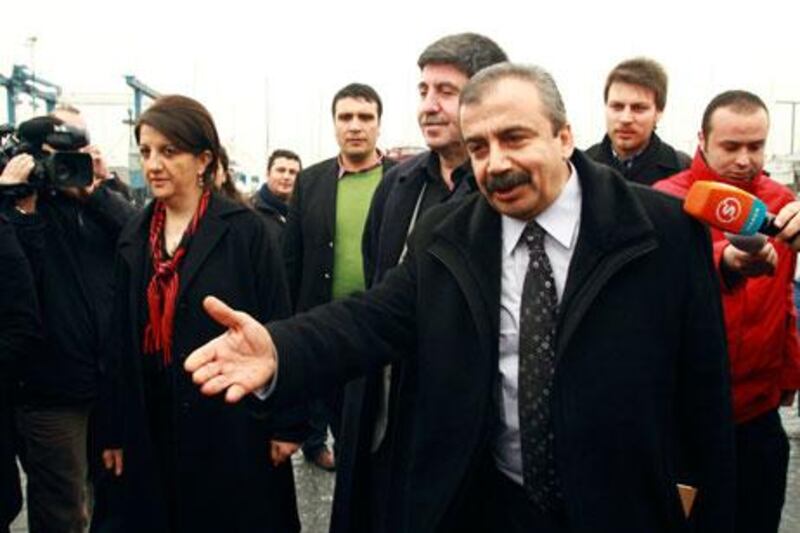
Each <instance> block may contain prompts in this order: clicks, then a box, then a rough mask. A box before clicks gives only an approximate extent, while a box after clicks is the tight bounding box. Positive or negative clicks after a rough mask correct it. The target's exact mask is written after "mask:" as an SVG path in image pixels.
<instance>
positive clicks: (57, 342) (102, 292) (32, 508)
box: [0, 109, 135, 533]
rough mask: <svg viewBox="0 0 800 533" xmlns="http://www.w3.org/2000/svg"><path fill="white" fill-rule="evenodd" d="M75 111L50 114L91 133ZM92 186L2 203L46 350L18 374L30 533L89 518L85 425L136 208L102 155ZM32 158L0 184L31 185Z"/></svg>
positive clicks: (70, 528) (13, 167)
mask: <svg viewBox="0 0 800 533" xmlns="http://www.w3.org/2000/svg"><path fill="white" fill-rule="evenodd" d="M75 111H76V110H74V109H60V110H57V111H56V112H55V113H54V114H53V115H52V116H53V117H54V118H55V119H56V120H58V121H59V122H58V123H61V122H63V123H65V124H68V125H72V126H76V127H79V128H82V127H85V125H84V123H83V120H82V119H81V117H80V115H78V114H77V113H76V112H75ZM83 151H86V152H88V153H90V155H92V158H93V172H94V176H93V181H92V182H91V183H90V184H89V185H88V186H86V187H85V188H80V189H78V188H55V187H53V186H52V185H46V186H44V187H38V188H37V190H36V191H35V192H33V193H32V194H30V195H29V196H27V197H24V198H19V199H13V200H12V199H10V198H5V199H4V204H5V205H4V206H3V208H4V209H3V211H4V214H5V216H6V217H7V219H8V220H9V221H10V222H11V223H12V224H13V225H14V227H15V229H16V232H17V237H18V239H19V241H20V243H21V244H22V247H23V249H24V251H25V253H26V255H27V258H28V260H29V262H30V264H31V268H32V269H33V273H34V278H35V282H36V290H37V297H38V300H39V305H40V311H41V320H42V331H43V338H44V340H43V347H42V349H41V350H38V351H37V352H36V353H31V354H29V357H26V358H25V361H24V362H23V364H22V365H21V368H20V375H21V377H20V380H19V396H18V400H19V404H18V407H17V410H16V414H17V426H18V431H19V433H20V439H21V443H22V446H21V447H22V452H23V453H22V454H21V460H22V464H23V467H24V468H25V471H26V473H27V475H28V486H27V496H28V498H27V502H28V522H29V527H30V531H31V533H37V532H39V531H48V532H65V533H72V532H79V531H83V528H84V526H85V522H86V519H87V516H86V512H85V509H86V502H85V484H86V478H87V450H86V446H87V425H88V419H89V414H90V410H91V408H92V404H93V402H94V400H95V398H96V396H97V394H98V384H99V372H100V361H101V360H102V358H101V353H100V352H101V347H102V346H103V343H104V335H105V332H106V331H107V325H108V324H107V323H108V318H109V316H110V314H111V309H110V305H111V301H112V279H113V262H114V251H115V247H116V241H117V236H118V235H119V232H120V230H121V229H122V226H123V225H124V224H125V222H126V221H127V220H128V219H129V218H130V217H131V216H132V215H133V214H134V213H135V209H134V208H133V207H132V206H131V205H130V204H129V203H128V202H127V201H126V200H125V199H124V198H123V196H122V195H121V194H120V193H118V192H116V191H114V190H112V187H109V186H108V184H107V178H108V177H109V175H108V171H107V169H106V166H105V163H104V162H103V159H102V157H101V155H100V153H99V152H98V151H96V149H94V148H91V147H85V148H84V149H83ZM34 165H35V161H34V158H33V157H32V156H31V155H29V154H21V155H18V156H15V157H14V158H12V159H11V160H10V161H9V162H8V164H7V165H6V168H5V169H4V171H3V174H2V176H0V184H5V185H13V184H19V183H26V182H27V181H28V178H29V176H30V175H31V172H32V170H33V169H34Z"/></svg>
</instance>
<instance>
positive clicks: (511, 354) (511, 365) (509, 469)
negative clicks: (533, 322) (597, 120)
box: [494, 164, 581, 485]
mask: <svg viewBox="0 0 800 533" xmlns="http://www.w3.org/2000/svg"><path fill="white" fill-rule="evenodd" d="M570 169H571V173H570V176H569V179H568V180H567V183H566V184H565V185H564V188H563V189H562V191H561V194H560V195H559V196H558V198H556V200H555V201H554V202H553V203H552V204H551V205H550V206H549V207H548V208H547V209H545V210H544V211H543V212H541V213H540V214H539V216H537V217H536V222H538V223H539V225H540V226H541V227H542V228H543V229H544V230H545V232H546V235H545V239H544V250H545V253H546V254H547V258H548V259H549V260H550V264H551V266H552V268H553V277H554V278H555V282H556V294H557V295H558V301H559V304H560V303H561V299H562V298H563V296H564V286H565V285H566V282H567V272H568V271H569V263H570V261H571V260H572V254H573V252H574V251H575V244H576V243H577V242H578V229H579V227H580V218H581V188H580V183H579V182H578V174H577V172H576V171H575V168H574V167H573V166H572V165H571V164H570ZM502 224H503V225H502V231H503V250H502V253H503V259H502V273H501V282H500V283H501V289H500V291H501V292H500V345H499V348H500V350H499V353H500V365H499V367H500V368H499V369H500V373H499V376H498V380H499V383H498V387H499V394H498V395H497V399H498V402H499V405H498V412H499V413H500V427H499V430H500V431H499V434H498V436H497V440H496V441H495V448H494V458H495V462H496V464H497V468H498V469H499V470H500V471H501V472H503V473H504V474H505V475H507V476H508V477H509V478H511V479H513V480H514V481H516V482H517V483H519V484H520V485H521V484H522V453H521V445H520V437H519V411H518V408H517V372H518V369H519V310H520V304H521V301H522V285H523V283H524V281H525V273H526V271H527V269H528V260H529V252H528V247H527V245H526V244H525V243H523V242H520V240H521V237H522V232H523V230H524V229H525V225H526V223H525V222H523V221H522V220H517V219H515V218H511V217H508V216H505V215H503V216H502Z"/></svg>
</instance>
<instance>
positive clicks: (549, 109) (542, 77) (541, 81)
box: [459, 63, 567, 136]
mask: <svg viewBox="0 0 800 533" xmlns="http://www.w3.org/2000/svg"><path fill="white" fill-rule="evenodd" d="M505 79H515V80H520V81H525V82H528V83H531V84H533V85H534V86H535V87H536V89H537V90H538V91H539V100H540V101H541V103H542V108H543V109H544V112H545V114H546V115H547V118H548V120H549V121H550V126H551V127H552V131H553V135H554V136H555V135H558V132H559V131H561V128H563V127H564V126H565V125H566V124H567V111H566V108H565V107H564V100H563V99H562V98H561V92H559V90H558V86H557V85H556V82H555V80H554V79H553V76H551V75H550V73H549V72H547V71H546V70H544V69H543V68H541V67H537V66H535V65H519V64H515V63H499V64H497V65H492V66H491V67H488V68H485V69H483V70H482V71H480V72H478V73H477V74H476V75H475V76H473V77H472V79H470V80H469V81H468V82H467V84H466V85H465V86H464V88H463V89H462V90H461V99H460V101H459V106H460V107H464V106H469V105H475V104H479V103H480V102H481V101H482V100H483V97H484V96H485V95H486V93H487V92H488V91H489V90H490V89H492V88H493V87H494V86H495V85H497V84H498V83H499V82H501V81H503V80H505Z"/></svg>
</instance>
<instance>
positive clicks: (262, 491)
mask: <svg viewBox="0 0 800 533" xmlns="http://www.w3.org/2000/svg"><path fill="white" fill-rule="evenodd" d="M152 211H153V209H152V205H151V206H150V207H149V208H147V209H146V210H145V211H144V212H143V213H142V214H141V215H140V216H138V217H136V218H135V219H134V220H133V221H132V222H131V223H130V224H129V225H128V226H127V227H126V228H125V230H124V231H123V233H122V235H121V236H120V242H119V261H118V264H117V268H116V284H117V287H118V291H117V293H116V296H115V306H114V307H115V309H114V325H115V328H116V329H115V334H114V343H113V344H112V347H113V349H112V350H110V351H109V352H110V353H111V354H114V355H116V356H117V358H116V359H115V360H114V361H112V364H111V366H112V368H114V369H115V372H114V378H115V380H114V388H113V389H112V395H111V398H110V403H111V405H110V409H109V410H108V413H107V414H106V416H105V417H104V429H105V432H104V440H105V441H106V442H105V443H104V445H105V447H112V448H116V447H121V448H122V449H123V451H124V454H125V455H124V457H125V465H124V466H125V472H124V473H123V476H122V478H120V482H121V484H122V489H121V490H122V496H121V502H122V504H121V506H120V508H119V509H118V510H117V511H116V512H111V513H109V514H110V516H112V517H116V518H117V519H118V520H119V521H120V522H121V524H122V526H123V527H122V528H121V529H122V530H123V531H130V532H140V531H148V532H156V533H157V532H166V531H168V530H169V519H168V516H167V512H168V511H167V509H166V508H165V505H164V504H165V502H167V501H171V502H173V504H174V507H173V508H174V509H176V510H177V515H176V516H174V517H173V520H174V522H173V525H174V526H175V529H174V530H173V531H172V533H179V532H189V531H230V532H242V533H245V532H248V533H249V532H250V531H253V527H254V524H258V528H257V529H258V531H264V532H275V533H279V532H280V533H283V532H291V531H298V530H299V521H298V516H297V508H296V499H295V492H294V479H293V475H292V467H291V464H290V462H286V463H283V464H282V465H281V466H279V467H277V468H275V467H273V466H272V464H271V462H270V460H269V440H270V439H271V438H273V437H275V438H278V439H279V440H284V441H293V442H300V441H302V440H303V439H304V438H305V437H306V429H307V428H306V424H305V412H303V411H300V412H298V411H293V412H287V413H278V416H267V417H265V418H261V419H255V418H253V416H252V415H251V409H248V405H247V404H248V403H249V402H256V401H257V400H255V399H254V398H248V399H247V400H246V401H245V402H243V403H242V404H240V405H229V404H226V403H225V401H224V400H223V398H222V397H220V396H217V397H211V398H209V397H204V396H203V395H202V394H201V393H200V391H199V390H198V389H197V387H195V386H194V384H193V383H192V380H191V376H190V375H189V374H187V373H186V372H184V371H183V361H184V359H185V358H186V356H187V355H188V354H189V353H190V352H191V351H192V350H194V349H195V348H197V347H198V346H200V345H202V344H203V343H205V342H207V341H209V340H211V339H212V338H214V337H216V336H217V335H219V334H221V333H222V332H223V331H224V328H223V327H222V326H221V325H219V324H217V323H216V322H215V321H214V320H213V319H211V317H209V316H208V314H207V313H206V312H205V311H204V310H203V307H202V300H203V298H205V297H206V296H208V295H210V294H213V295H215V296H217V297H219V298H221V299H222V300H223V301H225V302H226V303H228V305H231V306H233V307H234V308H236V309H240V310H243V311H245V312H247V313H249V314H251V315H252V316H255V317H259V318H260V319H261V320H268V319H270V318H276V317H284V316H287V315H288V314H289V299H288V293H287V290H286V282H285V277H284V272H283V263H282V260H281V255H280V251H279V249H278V247H277V243H276V241H275V239H274V236H273V235H272V233H271V232H270V231H269V230H268V229H267V227H266V223H265V222H264V220H263V219H262V218H261V217H260V216H259V215H257V214H256V213H255V212H253V211H252V210H251V209H249V208H248V207H246V206H245V205H243V204H240V203H237V202H233V201H230V200H227V199H225V198H223V197H221V196H219V195H214V196H212V199H211V201H210V203H209V205H208V210H207V211H206V214H205V216H204V217H203V219H202V220H201V222H200V224H199V226H198V229H197V232H196V233H195V234H194V236H193V237H192V240H191V241H190V243H189V248H188V251H187V254H186V256H185V258H184V261H183V262H182V263H181V266H180V268H179V275H180V287H179V292H178V296H177V301H176V314H175V323H174V335H173V340H172V342H173V344H172V346H173V354H174V355H173V357H174V362H173V364H172V366H171V367H169V369H168V370H167V371H166V372H167V375H168V376H169V381H170V382H171V384H172V385H171V389H170V393H169V394H168V398H167V399H166V400H164V405H163V406H161V408H162V409H163V412H164V413H168V422H167V424H166V425H168V426H169V427H170V428H172V433H171V434H158V435H154V434H153V432H154V431H155V430H154V429H153V426H151V422H150V420H151V418H149V417H150V416H152V412H151V411H148V409H147V407H146V405H145V401H146V400H145V398H146V391H147V390H151V386H152V382H148V384H147V385H148V386H147V387H146V384H145V382H144V379H143V376H144V372H145V368H144V367H145V364H144V363H143V361H144V358H146V357H154V356H152V355H146V354H143V353H142V350H141V342H142V337H143V331H144V325H145V323H146V320H147V307H146V301H147V300H146V296H145V295H146V287H147V284H148V282H149V280H150V276H151V272H152V267H151V261H152V260H151V257H150V252H149V244H148V233H149V226H150V219H151V217H152ZM156 442H158V443H162V448H161V450H162V452H161V456H166V457H167V460H168V462H169V464H171V465H172V466H173V470H174V478H173V479H172V480H171V481H172V484H170V483H169V482H167V481H165V480H163V479H160V476H159V472H160V470H159V466H158V464H159V463H158V462H157V459H156V457H157V456H156V454H155V452H154V450H155V446H154V443H156ZM164 442H171V445H166V446H165V445H163V443H164Z"/></svg>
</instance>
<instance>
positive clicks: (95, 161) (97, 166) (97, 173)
mask: <svg viewBox="0 0 800 533" xmlns="http://www.w3.org/2000/svg"><path fill="white" fill-rule="evenodd" d="M81 152H83V153H85V154H89V155H90V156H92V171H93V173H94V180H93V182H92V187H94V186H96V185H97V184H98V183H100V182H102V181H105V180H107V179H108V178H110V177H111V172H109V170H108V165H106V160H105V159H103V152H101V151H100V148H98V147H97V146H95V145H93V144H91V145H89V146H86V147H84V148H82V149H81Z"/></svg>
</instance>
